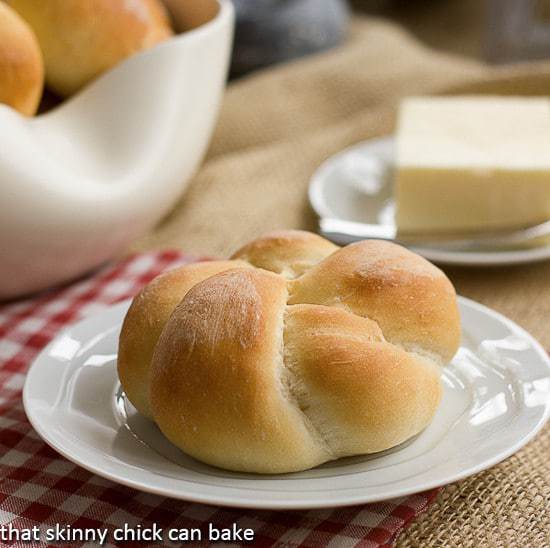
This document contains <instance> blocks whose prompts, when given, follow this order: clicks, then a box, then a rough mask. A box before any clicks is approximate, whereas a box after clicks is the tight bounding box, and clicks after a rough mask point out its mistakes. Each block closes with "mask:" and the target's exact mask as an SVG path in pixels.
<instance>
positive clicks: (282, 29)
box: [231, 0, 349, 76]
mask: <svg viewBox="0 0 550 548" xmlns="http://www.w3.org/2000/svg"><path fill="white" fill-rule="evenodd" d="M233 4H234V5H235V11H236V16H237V20H236V28H235V47H234V52H233V60H232V66H231V73H232V75H233V76H240V75H243V74H245V73H247V72H250V71H252V70H255V69H258V68H262V67H265V66H268V65H272V64H274V63H280V62H283V61H288V60H290V59H294V58H296V57H301V56H304V55H308V54H310V53H315V52H317V51H322V50H325V49H328V48H331V47H333V46H336V45H337V44H339V43H340V42H341V41H342V40H343V39H344V37H345V34H346V30H347V26H348V19H349V12H348V6H347V3H346V1H345V0H253V1H252V0H233Z"/></svg>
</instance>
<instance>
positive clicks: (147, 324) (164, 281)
mask: <svg viewBox="0 0 550 548" xmlns="http://www.w3.org/2000/svg"><path fill="white" fill-rule="evenodd" d="M247 266H248V265H247V264H246V263H244V262H241V261H208V262H202V263H196V264H190V265H186V266H181V267H179V268H174V269H173V270H169V271H167V272H164V273H163V274H161V275H160V276H157V277H156V278H155V279H154V280H153V281H152V282H151V283H150V284H148V285H147V286H146V287H145V288H144V289H142V291H140V293H138V294H137V295H136V297H135V298H134V300H133V301H132V304H131V306H130V308H129V310H128V313H127V314H126V317H125V318H124V323H123V324H122V330H121V333H120V344H119V348H118V361H117V367H118V376H119V378H120V382H121V383H122V385H123V387H124V390H125V392H126V395H127V396H128V399H129V400H130V401H131V402H132V404H133V405H134V407H135V408H136V409H137V410H138V411H139V412H140V413H141V414H143V415H145V416H146V417H149V418H152V414H151V410H150V407H149V370H150V365H151V358H152V357H153V351H154V349H155V346H156V344H157V340H158V338H159V337H160V334H161V332H162V329H163V328H164V325H165V324H166V322H167V321H168V318H169V317H170V314H172V312H173V310H174V308H176V306H177V305H178V304H179V302H180V301H181V300H182V299H183V297H184V296H185V294H186V293H187V292H188V291H189V290H190V289H191V288H192V287H194V286H195V285H196V284H197V283H199V282H200V281H202V280H204V279H206V278H208V277H210V276H213V275H214V274H217V273H218V272H222V271H223V270H228V269H230V268H238V267H242V268H246V267H247Z"/></svg>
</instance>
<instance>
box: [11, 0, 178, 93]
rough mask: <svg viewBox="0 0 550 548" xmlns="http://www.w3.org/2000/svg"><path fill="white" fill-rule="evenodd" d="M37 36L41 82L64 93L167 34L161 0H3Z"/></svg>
mask: <svg viewBox="0 0 550 548" xmlns="http://www.w3.org/2000/svg"><path fill="white" fill-rule="evenodd" d="M8 3H9V4H10V5H11V6H12V7H13V8H14V9H15V10H17V11H18V12H19V13H20V14H21V15H22V16H23V18H24V19H26V20H27V21H28V23H29V24H30V25H31V27H32V28H33V29H34V31H35V32H36V35H37V36H38V41H39V43H40V46H41V48H42V52H43V54H44V62H45V65H46V81H47V83H48V85H49V86H50V87H51V88H52V89H53V90H54V91H56V92H57V93H59V94H60V95H63V96H68V95H71V94H72V93H74V92H76V91H78V90H79V89H80V88H81V87H82V86H83V85H84V84H86V83H87V82H89V81H90V80H92V79H93V78H95V77H96V76H98V75H99V74H101V73H102V72H103V71H105V70H107V69H109V68H111V67H112V66H114V65H116V64H117V63H118V62H119V61H121V60H123V59H125V58H126V57H128V56H130V55H132V54H134V53H137V52H139V51H141V50H144V49H147V48H150V47H152V46H154V45H155V44H157V43H158V42H161V41H162V40H165V39H166V38H168V37H169V36H170V35H171V34H172V31H171V29H170V25H169V21H168V17H167V14H166V11H165V10H164V7H163V5H162V3H161V2H160V0H85V1H82V0H47V1H44V0H8Z"/></svg>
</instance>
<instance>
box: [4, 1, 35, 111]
mask: <svg viewBox="0 0 550 548" xmlns="http://www.w3.org/2000/svg"><path fill="white" fill-rule="evenodd" d="M43 86H44V64H43V61H42V54H41V53H40V48H39V47H38V41H37V40H36V36H35V35H34V32H33V31H32V29H31V28H30V27H29V25H28V24H27V23H26V22H25V21H24V20H23V19H22V18H21V17H20V16H19V15H18V14H17V13H16V12H15V11H14V10H12V9H11V8H10V7H9V6H7V5H6V4H4V3H3V2H0V103H5V104H7V105H10V106H11V107H13V108H14V109H16V110H18V111H19V112H21V113H22V114H26V115H27V116H31V115H33V114H34V113H35V112H36V109H37V108H38V103H39V102H40V97H41V96H42V88H43Z"/></svg>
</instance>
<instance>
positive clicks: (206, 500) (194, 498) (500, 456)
mask: <svg viewBox="0 0 550 548" xmlns="http://www.w3.org/2000/svg"><path fill="white" fill-rule="evenodd" d="M457 299H458V302H459V304H463V305H465V306H467V307H470V308H473V309H474V310H476V311H478V312H481V313H483V314H488V315H489V316H492V317H493V318H495V319H496V320H498V321H500V322H502V323H503V324H504V325H505V326H506V327H508V328H509V329H511V330H512V331H514V332H516V333H517V334H518V335H520V336H522V337H524V338H525V339H526V340H527V341H528V342H529V344H530V345H531V347H532V348H533V349H534V350H535V351H536V353H537V354H538V355H539V356H540V358H541V360H542V361H543V362H544V364H545V365H546V367H547V369H548V376H549V377H550V357H549V355H548V353H547V352H546V351H545V350H544V348H543V347H542V345H541V344H540V343H539V342H538V341H537V340H536V339H535V338H534V337H533V336H532V335H531V334H530V333H528V332H527V331H526V330H525V329H524V328H523V327H521V326H520V325H518V324H517V323H515V322H514V321H513V320H511V319H510V318H507V317H506V316H504V315H503V314H501V313H500V312H497V311H496V310H493V309H492V308H490V307H488V306H486V305H483V304H481V303H478V302H476V301H474V300H472V299H469V298H466V297H462V296H458V297H457ZM130 302H131V299H125V300H122V301H119V302H116V303H113V304H111V305H108V306H106V307H105V308H104V309H103V310H101V311H99V312H97V313H95V314H90V315H88V316H85V317H84V318H81V319H80V320H77V321H76V322H73V323H71V324H70V325H68V326H66V327H65V328H63V329H62V330H61V331H59V332H58V334H57V335H56V336H55V337H54V338H53V339H52V340H51V341H50V342H49V343H48V344H47V345H46V346H45V347H44V348H43V349H42V350H41V351H40V352H39V354H38V355H37V356H36V357H35V358H34V359H33V361H32V363H31V365H30V367H29V369H28V371H27V374H26V377H25V384H24V387H23V393H22V401H23V407H24V410H25V414H26V416H27V419H28V420H29V422H30V424H31V426H32V427H33V428H34V430H35V431H36V433H37V434H38V435H39V436H40V438H41V439H42V441H44V442H45V443H46V444H47V445H48V446H50V447H51V448H52V449H54V450H55V451H56V452H57V453H59V454H60V455H62V456H63V457H64V458H66V459H67V460H69V461H70V462H72V463H73V464H76V465H77V466H81V467H82V468H84V469H85V470H87V471H89V472H91V473H93V474H96V475H98V476H100V477H102V478H104V479H108V480H110V481H113V482H114V483H117V484H120V485H124V486H126V487H130V488H132V489H136V490H139V491H142V492H146V493H151V494H154V495H159V496H163V497H168V498H174V499H178V500H183V501H188V502H195V503H200V504H208V505H215V506H222V507H230V508H248V509H261V510H312V509H321V508H337V507H346V506H354V505H359V504H370V503H376V502H382V501H386V500H391V499H393V498H397V497H404V496H410V495H413V494H417V493H421V492H423V491H427V490H431V489H435V488H438V487H442V486H445V485H450V484H451V483H455V482H457V481H460V480H462V479H465V478H467V477H470V476H473V475H475V474H478V473H479V472H482V471H484V470H487V469H489V468H491V467H493V466H495V465H496V464H498V463H500V462H502V461H503V460H505V459H507V458H508V457H510V456H511V455H513V454H514V453H516V452H517V451H518V450H519V449H521V448H522V447H524V446H525V445H526V444H527V443H529V441H531V440H532V439H533V438H534V437H535V436H536V435H537V434H538V433H539V432H540V430H541V429H542V428H543V427H544V425H545V424H546V422H547V421H548V419H549V418H550V399H549V400H548V401H547V402H546V403H545V404H544V412H543V413H542V415H541V416H540V417H539V418H538V420H537V422H536V424H535V425H534V426H533V427H532V428H531V429H530V430H529V431H528V432H526V433H525V434H524V435H523V436H522V437H521V438H520V439H519V440H518V441H517V442H516V443H515V444H513V445H511V446H510V447H508V448H507V449H505V450H503V451H501V452H498V453H497V454H495V455H494V456H493V457H492V458H489V459H486V460H484V461H482V462H481V463H478V464H476V465H475V466H472V467H469V468H466V469H464V470H462V471H460V472H458V473H456V474H454V475H450V476H448V477H447V478H445V479H444V480H442V479H434V480H433V481H425V482H424V483H422V484H421V485H419V486H418V487H410V488H401V489H399V488H396V489H394V490H393V491H392V490H389V491H385V492H384V493H383V494H380V495H379V496H375V495H371V496H361V495H358V496H349V497H347V498H344V499H342V500H335V501H326V500H323V499H317V500H308V501H306V500H300V499H296V500H266V499H262V498H257V499H254V500H252V499H240V498H238V497H235V496H234V495H232V494H230V492H229V491H235V490H238V489H239V488H236V487H223V486H219V485H218V486H216V488H217V489H220V488H221V489H226V490H227V491H228V493H227V494H211V495H205V496H202V495H201V494H197V493H195V492H193V493H191V494H189V493H187V492H185V491H183V492H182V491H177V490H176V489H172V490H170V489H166V488H164V487H156V486H155V485H154V484H150V483H144V482H143V481H141V480H134V479H132V478H130V477H126V476H124V475H117V474H116V473H114V472H113V473H111V472H109V471H107V470H105V469H104V468H101V466H99V465H94V464H92V463H89V462H87V461H85V460H81V459H82V458H81V457H80V458H79V457H78V456H75V455H72V454H70V453H69V452H68V451H66V450H65V449H64V447H63V446H61V447H60V446H59V444H58V442H57V439H56V438H55V436H51V435H50V433H49V429H48V428H45V427H43V426H42V425H41V423H40V420H39V416H38V415H39V414H38V413H36V412H35V411H33V406H32V404H31V403H30V401H29V398H30V397H31V395H30V391H31V389H32V376H33V374H35V373H36V370H37V368H38V367H39V364H40V362H41V359H43V358H44V357H45V355H47V354H48V351H49V349H50V347H51V346H52V345H54V344H55V343H56V341H57V340H58V338H60V337H61V336H63V335H65V334H67V333H68V332H70V331H71V330H73V329H75V328H77V327H79V326H81V325H82V324H84V323H86V322H87V321H89V320H90V319H91V318H94V317H95V318H96V319H97V317H98V316H99V315H101V314H105V313H106V312H108V311H112V312H113V313H114V309H116V308H120V309H121V312H122V311H123V310H124V309H125V308H127V307H128V306H129V304H130ZM33 372H34V373H33ZM96 451H97V450H96ZM99 454H101V455H104V453H103V452H101V453H98V455H99ZM125 464H126V463H123V462H122V461H121V463H120V466H124V465H125ZM127 466H128V465H127V464H126V467H127ZM126 469H127V468H126ZM149 473H150V474H152V476H153V477H154V475H155V474H154V472H149ZM181 481H186V482H189V483H194V482H192V481H191V480H186V479H183V480H181ZM302 481H304V480H302Z"/></svg>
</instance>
